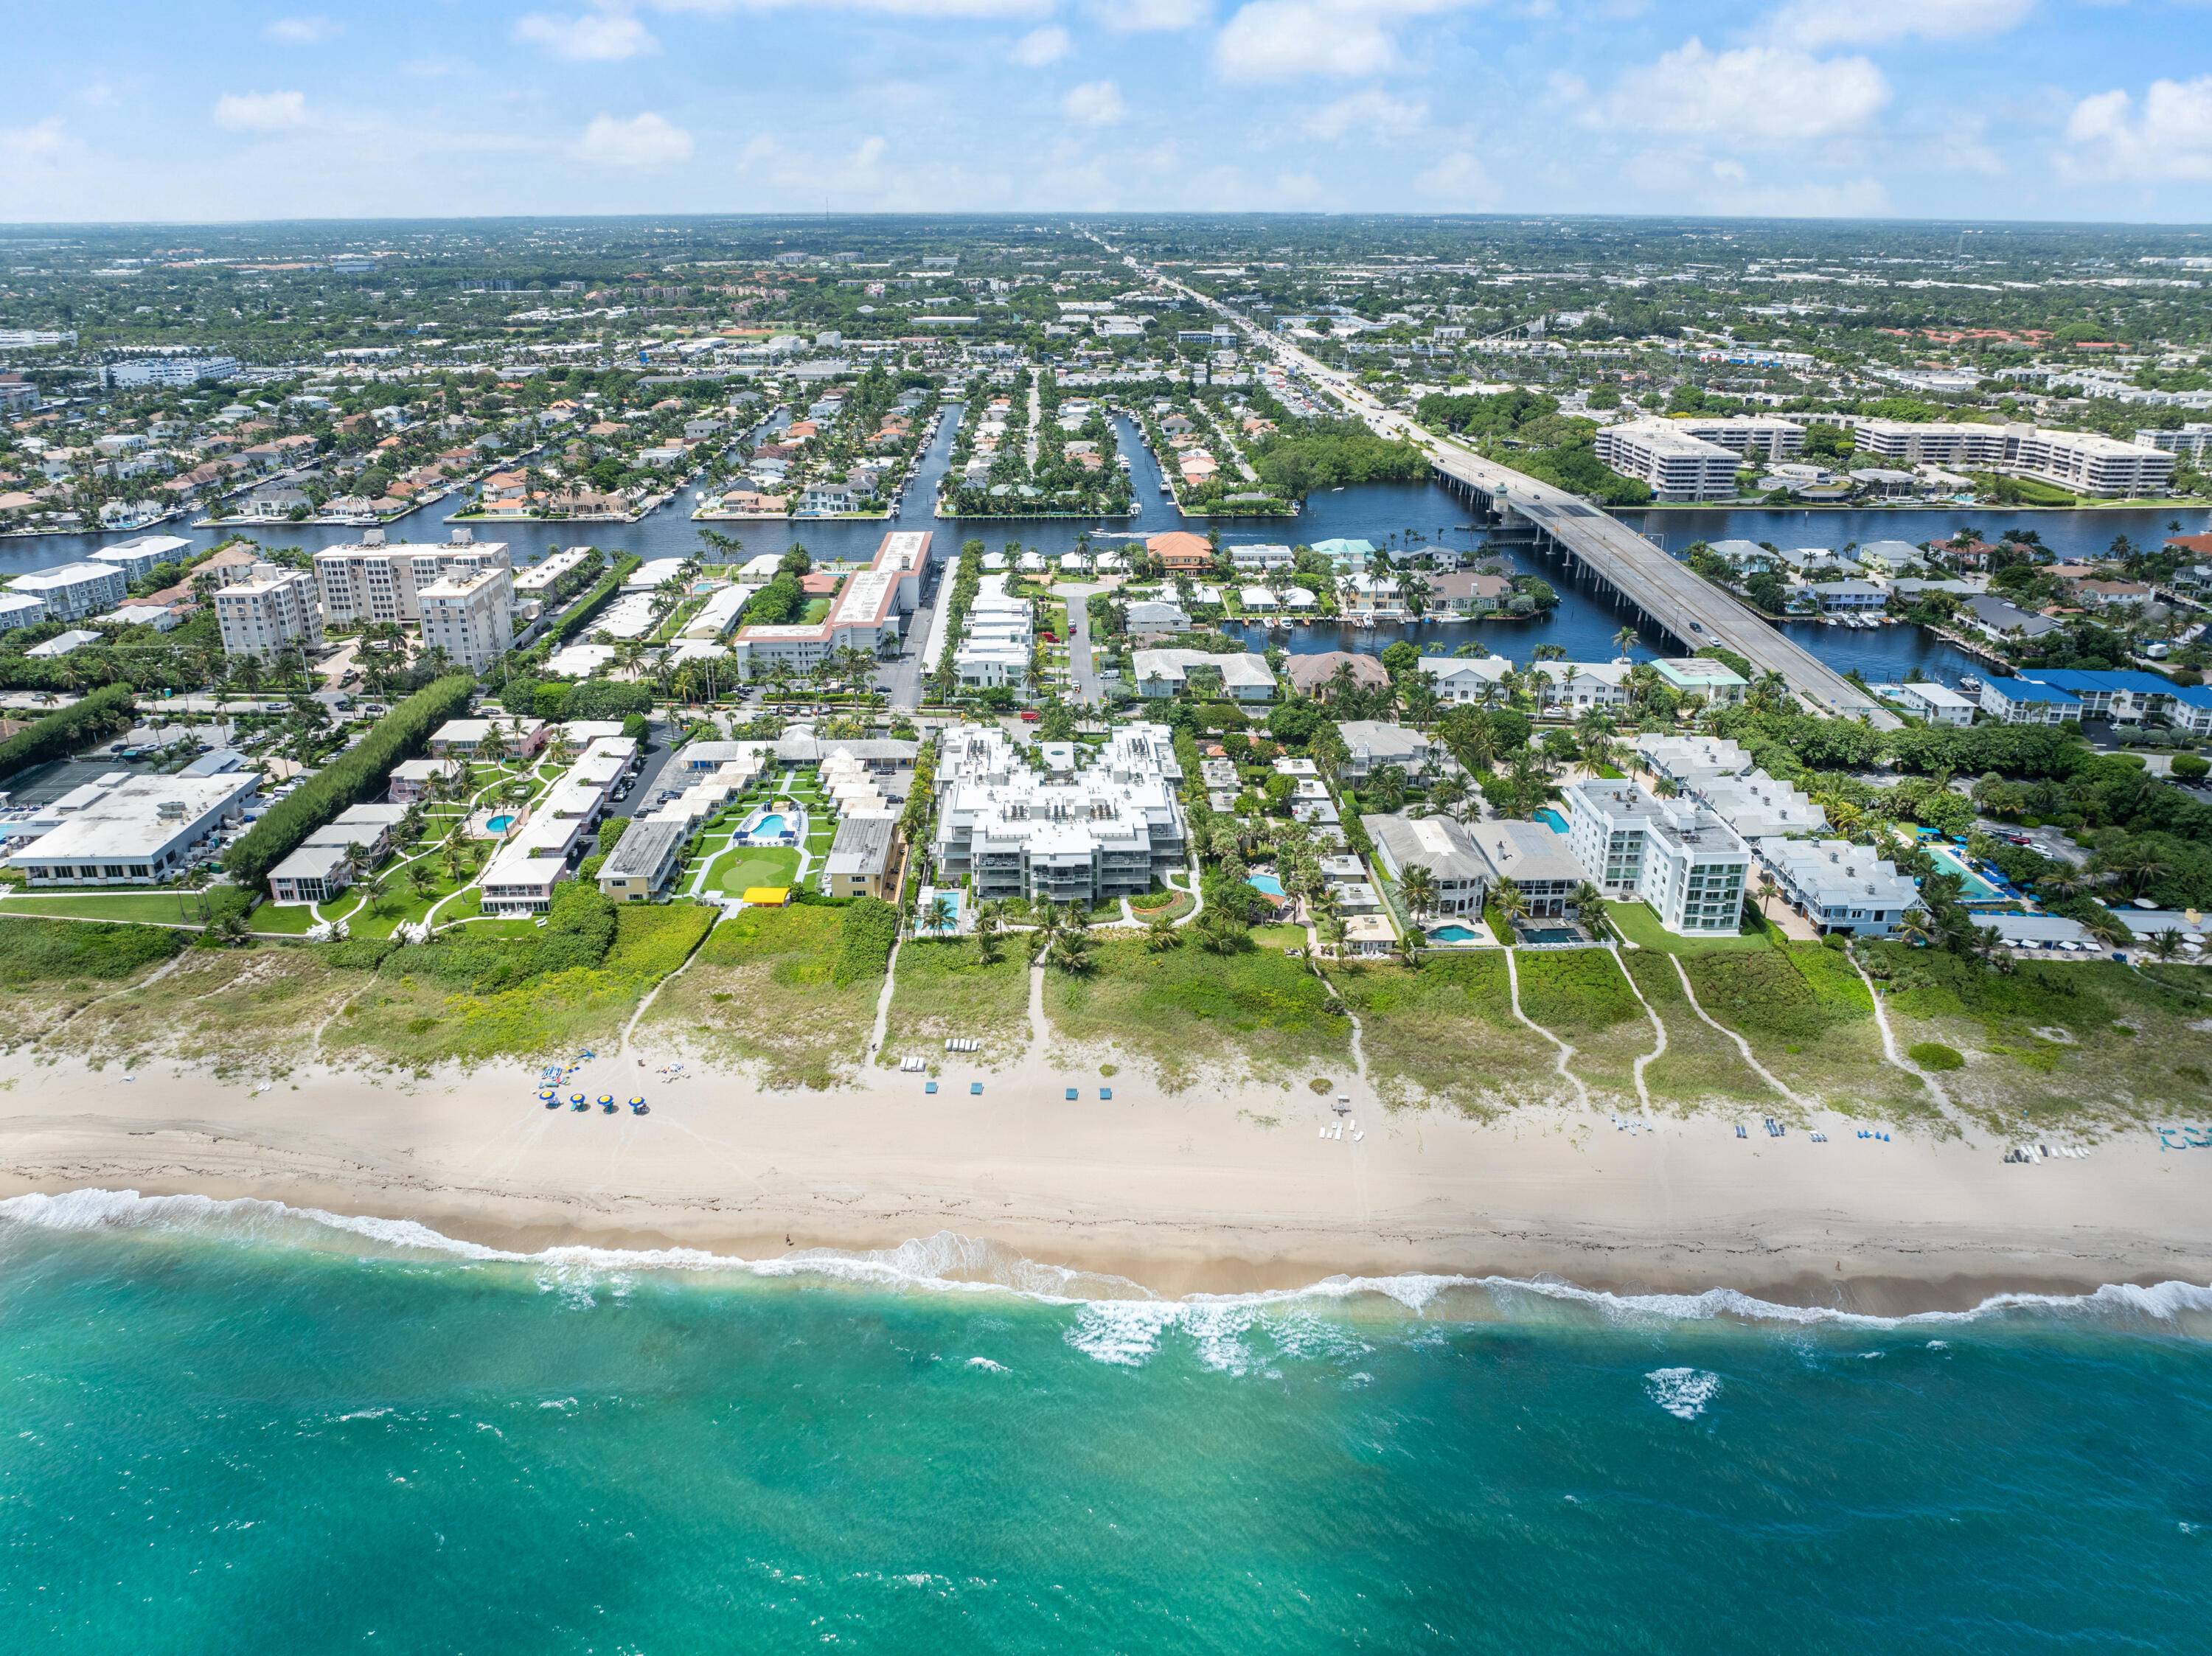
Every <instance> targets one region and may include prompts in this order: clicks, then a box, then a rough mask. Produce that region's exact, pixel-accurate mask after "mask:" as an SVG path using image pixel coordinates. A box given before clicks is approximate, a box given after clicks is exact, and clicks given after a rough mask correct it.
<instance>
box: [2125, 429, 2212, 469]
mask: <svg viewBox="0 0 2212 1656" xmlns="http://www.w3.org/2000/svg"><path fill="white" fill-rule="evenodd" d="M2136 442H2137V443H2139V444H2141V445H2142V446H2143V447H2145V448H2161V449H2164V450H2165V451H2166V452H2167V453H2168V454H2173V455H2179V456H2181V457H2183V458H2186V459H2187V460H2189V461H2190V462H2191V464H2201V463H2202V462H2203V458H2204V453H2205V451H2206V450H2207V449H2212V422H2208V421H2203V420H2192V421H2191V422H2189V423H2188V424H2187V425H2185V426H2183V427H2181V428H2179V429H2178V430H2174V431H2158V430H2154V429H2153V428H2150V427H2148V426H2147V427H2145V428H2143V429H2142V430H2141V431H2138V432H2137V433H2136Z"/></svg>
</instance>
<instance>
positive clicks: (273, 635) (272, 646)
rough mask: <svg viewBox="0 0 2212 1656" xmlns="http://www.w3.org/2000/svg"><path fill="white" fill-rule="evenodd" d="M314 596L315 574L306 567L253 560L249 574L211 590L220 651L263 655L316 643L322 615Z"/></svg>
mask: <svg viewBox="0 0 2212 1656" xmlns="http://www.w3.org/2000/svg"><path fill="white" fill-rule="evenodd" d="M315 596H316V594H315V578H314V577H313V575H311V574H309V573H307V571H306V570H304V569H288V568H286V567H284V566H283V565H282V564H276V563H258V564H256V565H254V566H253V573H252V575H251V576H250V577H249V578H248V579H245V580H242V581H240V582H239V583H238V584H237V585H234V586H226V587H224V588H222V590H221V591H218V592H216V595H215V618H216V625H217V626H219V627H220V628H222V647H223V652H224V653H225V654H226V655H234V656H258V657H263V658H266V657H269V656H273V655H275V654H276V652H278V651H280V650H282V649H284V648H285V647H286V646H290V645H297V646H300V647H301V649H303V650H313V649H317V648H319V647H320V646H321V645H322V641H323V616H322V611H321V610H319V608H318V607H317V606H316V603H315Z"/></svg>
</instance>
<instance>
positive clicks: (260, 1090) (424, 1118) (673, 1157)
mask: <svg viewBox="0 0 2212 1656" xmlns="http://www.w3.org/2000/svg"><path fill="white" fill-rule="evenodd" d="M662 1061H663V1060H662V1059H659V1057H657V1056H656V1057H653V1058H651V1059H648V1060H647V1062H646V1063H644V1064H643V1065H640V1064H639V1063H638V1062H637V1061H636V1059H635V1057H626V1058H624V1059H620V1060H616V1059H598V1060H595V1061H592V1062H591V1063H587V1064H586V1065H584V1066H583V1068H582V1069H581V1070H580V1071H579V1072H578V1073H577V1074H576V1075H575V1076H574V1077H573V1079H572V1080H571V1081H570V1082H569V1083H568V1084H567V1085H565V1086H564V1087H563V1089H562V1091H563V1094H564V1095H566V1094H567V1093H568V1092H572V1091H581V1092H584V1093H586V1095H590V1096H591V1097H593V1098H596V1097H597V1096H598V1095H599V1094H601V1093H603V1092H605V1093H611V1094H613V1095H615V1096H616V1097H617V1098H618V1099H627V1098H629V1096H630V1095H633V1094H643V1095H645V1096H646V1097H647V1099H648V1100H649V1101H650V1102H651V1106H652V1109H651V1113H649V1114H647V1115H644V1116H633V1115H631V1114H630V1113H629V1112H628V1111H627V1110H624V1111H623V1112H622V1113H620V1114H618V1115H616V1116H612V1117H609V1116H605V1115H603V1114H602V1113H600V1112H599V1111H598V1110H597V1109H593V1110H592V1111H591V1112H590V1113H588V1114H584V1113H574V1112H572V1111H571V1110H569V1109H568V1108H567V1107H562V1108H561V1109H558V1110H547V1109H545V1108H544V1107H543V1106H542V1105H541V1104H540V1103H539V1102H538V1099H537V1097H536V1090H537V1087H536V1083H537V1071H535V1070H534V1069H532V1068H527V1067H524V1066H519V1065H515V1066H486V1067H483V1068H480V1069H477V1070H475V1071H467V1072H461V1071H451V1072H441V1073H434V1074H432V1075H430V1076H428V1077H422V1078H419V1079H415V1078H404V1077H378V1076H374V1075H370V1074H365V1073H362V1072H360V1071H319V1070H309V1071H299V1072H297V1073H295V1074H294V1075H293V1076H291V1077H289V1078H284V1079H278V1080H276V1081H274V1082H273V1083H264V1082H260V1081H245V1082H240V1081H226V1080H222V1079H218V1078H216V1077H212V1076H210V1074H208V1073H207V1072H205V1071H201V1070H197V1069H193V1068H187V1067H177V1066H172V1065H141V1066H140V1067H138V1068H137V1070H136V1071H131V1072H128V1073H127V1074H126V1072H125V1071H124V1070H122V1069H121V1068H120V1067H118V1066H115V1065H109V1066H107V1067H106V1068H105V1069H104V1070H100V1071H94V1070H91V1069H88V1068H86V1067H84V1066H82V1065H76V1064H73V1063H71V1062H70V1061H67V1060H64V1061H60V1062H55V1061H52V1060H39V1059H33V1058H31V1057H30V1056H29V1055H27V1054H25V1053H20V1052H19V1053H17V1054H16V1055H15V1056H13V1057H10V1058H8V1059H0V1194H9V1195H12V1194H16V1193H19V1192H24V1191H29V1190H39V1191H46V1192H59V1191H64V1190H69V1189H77V1188H87V1187H99V1188H112V1189H123V1188H127V1189H135V1190H138V1191H140V1192H145V1193H148V1194H157V1193H159V1194H168V1193H184V1192H194V1193H200V1194H205V1195H210V1196H218V1197H230V1196H251V1197H258V1198H269V1199H273V1200H279V1201H283V1202H286V1203H289V1204H294V1205H296V1206H305V1207H317V1208H323V1209H327V1210H331V1211H334V1212H340V1213H347V1214H373V1215H378V1216H386V1217H394V1218H411V1219H416V1220H419V1221H421V1222H423V1223H425V1224H428V1225H429V1226H431V1227H433V1228H435V1229H438V1230H441V1231H443V1232H446V1233H447V1234H453V1235H458V1236H463V1237H466V1238H469V1239H471V1240H478V1241H483V1242H487V1243H493V1244H496V1245H499V1246H503V1247H517V1248H521V1249H525V1250H532V1249H536V1248H539V1247H546V1246H550V1245H553V1244H556V1243H568V1242H590V1243H593V1244H598V1245H602V1246H607V1247H664V1246H671V1245H681V1246H688V1247H700V1248H705V1249H708V1250H711V1251H714V1252H718V1253H726V1254H734V1255H739V1256H742V1257H745V1258H760V1257H763V1256H772V1255H775V1254H780V1253H785V1252H787V1251H788V1249H787V1244H786V1240H785V1239H786V1238H787V1237H788V1238H789V1239H790V1242H789V1245H788V1248H789V1249H796V1248H805V1247H836V1248H847V1249H862V1248H878V1247H891V1246H895V1245H896V1244H898V1243H900V1242H902V1241H905V1240H909V1239H912V1238H915V1237H921V1236H927V1235H931V1234H935V1233H938V1232H941V1231H951V1232H955V1233H958V1234H964V1235H969V1236H974V1237H977V1238H983V1239H987V1240H990V1241H991V1242H993V1243H994V1244H996V1245H998V1246H999V1247H1001V1248H1003V1249H1006V1250H1011V1251H1012V1252H1015V1253H1019V1254H1021V1255H1024V1256H1026V1257H1027V1258H1030V1259H1036V1260H1040V1261H1044V1262H1048V1263H1051V1264H1054V1265H1069V1266H1075V1267H1080V1268H1083V1269H1086V1270H1089V1271H1098V1272H1104V1273H1111V1274H1115V1275H1119V1276H1122V1277H1128V1278H1131V1279H1133V1280H1134V1281H1135V1282H1138V1283H1142V1284H1144V1285H1145V1286H1146V1287H1147V1288H1149V1289H1153V1290H1155V1291H1158V1292H1162V1293H1174V1294H1180V1293H1185V1292H1191V1291H1198V1290H1206V1291H1214V1292H1231V1291H1244V1290H1249V1289H1261V1288H1287V1287H1295V1286H1299V1285H1302V1284H1304V1283H1310V1282H1313V1281H1315V1280H1317V1279H1319V1278H1321V1277H1327V1276H1330V1275H1333V1274H1337V1273H1345V1274H1350V1275H1367V1276H1383V1275H1392V1274H1398V1273H1404V1272H1409V1271H1436V1272H1447V1273H1455V1274H1464V1275H1474V1276H1480V1275H1492V1274H1495V1275H1500V1276H1508V1277H1529V1276H1534V1275H1538V1274H1541V1273H1552V1274H1553V1275H1556V1276H1559V1277H1564V1278H1566V1279H1568V1280H1570V1281H1572V1282H1575V1283H1580V1284H1583V1285H1584V1286H1586V1287H1591V1288H1601V1289H1615V1290H1619V1291H1623V1292H1631V1291H1633V1292H1652V1291H1691V1292H1694V1291H1699V1290H1703V1289H1709V1288H1716V1287H1726V1288H1734V1289H1740V1290H1741V1291H1743V1292H1746V1293H1748V1294H1753V1295H1758V1296H1759V1297H1763V1298H1768V1299H1778V1300H1784V1301H1791V1302H1796V1303H1808V1304H1826V1305H1837V1306H1844V1307H1853V1308H1858V1309H1864V1310H1869V1311H1879V1312H1883V1313H1893V1312H1898V1311H1904V1310H1911V1309H1917V1308H1956V1307H1965V1306H1970V1305H1972V1304H1974V1303H1977V1302H1978V1301H1980V1300H1981V1299H1983V1298H1984V1297H1986V1296H1987V1295H1989V1294H1990V1293H1991V1292H1996V1291H2001V1290H2008V1289H2011V1290H2025V1291H2048V1292H2061V1291H2070V1290H2078V1289H2087V1288H2091V1287H2093V1286H2095V1285H2097V1284H2100V1283H2107V1282H2121V1281H2128V1282H2139V1283H2150V1282H2157V1281H2163V1280H2167V1279H2173V1278H2179V1279H2185V1280H2188V1281H2192V1282H2198V1283H2202V1282H2206V1281H2208V1280H2212V1154H2208V1155H2205V1156H2203V1157H2201V1158H2199V1157H2197V1156H2192V1155H2191V1154H2189V1153H2186V1152H2183V1153H2168V1152H2162V1151H2161V1150H2160V1148H2159V1144H2158V1142H2157V1139H2156V1137H2154V1135H2152V1134H2148V1133H2136V1134H2129V1135H2125V1136H2124V1137H2120V1138H2118V1139H2117V1140H2115V1141H2113V1142H2112V1143H2108V1144H2106V1145H2105V1146H2103V1147H2101V1148H2100V1149H2097V1150H2096V1151H2095V1152H2093V1154H2092V1155H2091V1156H2089V1157H2087V1159H2085V1160H2080V1161H2075V1160H2071V1159H2060V1160H2052V1161H2050V1162H2041V1163H2039V1164H2037V1165H2034V1166H2031V1167H2020V1166H2015V1165H2008V1164H2007V1163H2005V1162H2003V1161H2002V1159H2001V1158H2002V1151H2003V1149H2004V1146H2002V1145H2000V1144H1997V1143H1991V1142H1987V1141H1978V1140H1977V1139H1975V1138H1973V1137H1971V1136H1970V1137H1968V1138H1966V1139H1965V1140H1963V1141H1962V1140H1957V1139H1953V1140H1948V1141H1944V1142H1929V1141H1927V1140H1925V1139H1921V1138H1917V1137H1904V1136H1902V1135H1900V1136H1899V1137H1895V1138H1893V1140H1892V1141H1891V1142H1889V1143H1878V1142H1870V1141H1865V1140H1860V1139H1857V1138H1856V1137H1854V1136H1853V1132H1854V1127H1853V1125H1852V1124H1850V1123H1849V1122H1846V1121H1843V1120H1840V1119H1838V1120H1836V1121H1832V1122H1829V1123H1827V1124H1826V1125H1827V1126H1828V1128H1829V1130H1830V1135H1829V1138H1830V1142H1828V1143H1814V1142H1812V1140H1811V1139H1810V1138H1809V1137H1808V1135H1807V1134H1806V1133H1805V1132H1804V1131H1791V1132H1790V1133H1789V1134H1788V1135H1787V1136H1785V1137H1781V1138H1772V1137H1768V1136H1767V1135H1766V1134H1765V1133H1764V1132H1762V1131H1759V1130H1758V1128H1757V1126H1756V1125H1753V1132H1752V1136H1751V1137H1749V1138H1748V1139H1739V1138H1737V1137H1735V1133H1734V1130H1733V1120H1734V1118H1733V1117H1731V1116H1728V1115H1723V1114H1714V1113H1706V1114H1700V1115H1693V1116H1691V1117H1689V1118H1686V1119H1658V1120H1655V1122H1654V1123H1653V1125H1651V1126H1650V1127H1649V1128H1647V1129H1642V1130H1638V1131H1620V1129H1618V1128H1617V1127H1616V1125H1615V1124H1614V1123H1613V1120H1611V1119H1608V1118H1607V1116H1605V1115H1603V1114H1595V1115H1583V1114H1577V1113H1571V1112H1567V1111H1563V1110H1561V1109H1559V1107H1553V1106H1539V1107H1527V1108H1523V1109H1520V1110H1517V1111H1516V1112H1514V1113H1511V1114H1510V1115H1509V1116H1506V1117H1504V1118H1503V1119H1499V1120H1496V1121H1492V1122H1478V1121H1474V1120H1470V1119H1465V1118H1462V1117H1461V1116H1458V1115H1455V1114H1453V1113H1446V1112H1443V1111H1434V1110H1431V1111H1423V1112H1415V1111H1406V1110H1401V1111H1396V1112H1385V1111H1384V1110H1383V1108H1381V1107H1379V1106H1378V1105H1377V1104H1376V1102H1375V1101H1373V1100H1372V1099H1371V1098H1370V1097H1367V1096H1364V1095H1360V1094H1359V1093H1358V1092H1357V1091H1354V1093H1353V1097H1352V1107H1351V1119H1352V1122H1354V1123H1356V1126H1355V1127H1354V1128H1353V1129H1352V1130H1349V1131H1346V1133H1345V1134H1344V1136H1343V1137H1341V1138H1337V1137H1322V1132H1321V1129H1322V1127H1323V1126H1324V1125H1334V1123H1335V1122H1336V1121H1337V1120H1338V1119H1340V1118H1339V1117H1338V1116H1337V1115H1336V1114H1335V1113H1334V1108H1333V1106H1334V1096H1333V1095H1331V1096H1319V1095H1315V1094H1314V1093H1313V1092H1311V1091H1310V1089H1306V1088H1304V1087H1302V1086H1301V1087H1297V1088H1295V1089H1279V1088H1270V1087H1265V1086H1255V1085H1249V1084H1248V1085H1245V1086H1243V1087H1241V1088H1227V1087H1220V1086H1212V1087H1191V1088H1185V1089H1182V1090H1180V1091H1176V1092H1175V1093H1172V1094H1170V1093H1167V1092H1164V1091H1162V1090H1161V1089H1159V1087H1158V1086H1157V1085H1156V1084H1154V1083H1151V1082H1149V1081H1147V1080H1146V1079H1145V1078H1144V1077H1141V1076H1136V1075H1131V1074H1127V1073H1123V1074H1121V1075H1117V1076H1115V1077H1114V1078H1113V1080H1112V1081H1111V1083H1109V1084H1110V1085H1111V1086H1112V1089H1113V1092H1114V1097H1113V1098H1112V1100H1111V1101H1106V1100H1102V1099H1101V1098H1100V1097H1099V1096H1098V1093H1099V1090H1100V1087H1101V1084H1102V1083H1101V1079H1100V1077H1098V1076H1097V1073H1096V1072H1095V1071H1093V1072H1091V1073H1090V1074H1088V1075H1083V1074H1079V1073H1078V1072H1074V1071H1068V1070H1066V1069H1062V1068H1056V1067H1054V1066H1053V1065H1050V1064H1048V1063H1047V1062H1044V1061H1042V1060H1041V1059H1037V1058H1035V1057H1032V1058H1031V1059H1028V1060H1025V1061H1024V1062H1022V1063H1021V1064H1019V1065H1016V1066H1014V1067H1012V1068H1011V1069H1005V1068H1002V1069H1000V1070H997V1071H983V1070H977V1071H973V1072H972V1073H971V1072H970V1071H966V1070H963V1069H961V1068H959V1067H957V1065H947V1067H946V1068H945V1070H944V1071H943V1072H942V1074H941V1075H940V1076H939V1077H938V1080H939V1091H938V1092H937V1094H936V1095H933V1096H932V1095H925V1093H924V1090H923V1082H924V1079H925V1078H924V1077H921V1076H917V1075H911V1074H901V1073H898V1072H896V1071H887V1070H882V1069H877V1070H873V1071H869V1072H868V1073H867V1074H866V1076H865V1077H863V1078H862V1080H861V1081H860V1083H859V1084H858V1085H856V1086H852V1087H848V1088H842V1089H836V1090H830V1091H806V1090H791V1089H785V1090H768V1089H763V1088H761V1087H760V1086H758V1085H757V1084H756V1083H754V1081H753V1080H752V1079H751V1078H750V1077H749V1076H747V1075H745V1074H743V1073H737V1072H732V1071H721V1070H714V1069H707V1068H702V1067H694V1068H692V1069H690V1070H689V1071H685V1072H684V1075H683V1077H682V1078H680V1079H671V1077H668V1076H666V1075H665V1074H663V1073H662V1072H661V1071H660V1069H659V1065H660V1064H661V1062H662ZM974 1081H980V1082H981V1083H982V1084H983V1090H982V1092H981V1094H979V1095H978V1094H971V1093H970V1091H969V1084H970V1083H971V1082H974ZM1070 1086H1075V1087H1076V1088H1077V1089H1078V1090H1079V1095H1080V1096H1079V1098H1077V1099H1076V1100H1074V1101H1069V1100H1068V1099H1067V1098H1066V1090H1067V1089H1068V1088H1069V1087H1070ZM1354 1086H1355V1083H1346V1089H1347V1090H1352V1089H1353V1088H1354ZM1749 1119H1752V1120H1753V1122H1754V1124H1755V1122H1756V1115H1755V1113H1754V1114H1753V1115H1752V1116H1751V1117H1750V1118H1749ZM1816 1125H1818V1124H1816ZM1354 1131H1357V1132H1358V1133H1361V1134H1364V1137H1354V1136H1353V1134H1354Z"/></svg>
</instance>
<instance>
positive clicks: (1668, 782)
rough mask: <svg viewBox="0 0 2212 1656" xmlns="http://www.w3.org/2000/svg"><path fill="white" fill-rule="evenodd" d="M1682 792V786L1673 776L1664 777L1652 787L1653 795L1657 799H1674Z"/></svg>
mask: <svg viewBox="0 0 2212 1656" xmlns="http://www.w3.org/2000/svg"><path fill="white" fill-rule="evenodd" d="M1680 792H1682V785H1681V784H1680V782H1677V781H1676V780H1675V779H1674V778H1673V777H1671V776H1662V777H1661V778H1660V779H1658V780H1657V781H1656V782H1654V783H1653V784H1652V785H1651V795H1652V798H1656V799H1672V798H1674V797H1675V796H1676V795H1677V794H1679V793H1680Z"/></svg>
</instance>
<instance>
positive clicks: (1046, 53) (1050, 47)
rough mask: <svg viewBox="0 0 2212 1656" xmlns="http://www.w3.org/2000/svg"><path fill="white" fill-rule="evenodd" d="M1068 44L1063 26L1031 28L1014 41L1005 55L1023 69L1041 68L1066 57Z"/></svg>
mask: <svg viewBox="0 0 2212 1656" xmlns="http://www.w3.org/2000/svg"><path fill="white" fill-rule="evenodd" d="M1070 44H1071V43H1070V42H1069V40H1068V38H1067V31H1066V29H1064V28H1041V29H1032V30H1030V33H1027V34H1024V36H1022V38H1021V39H1018V40H1017V41H1015V42H1014V49H1013V50H1012V52H1008V53H1007V54H1006V56H1007V57H1009V58H1012V60H1013V61H1014V62H1015V63H1018V64H1020V65H1021V66H1022V67H1023V68H1024V69H1042V68H1043V67H1044V66H1045V65H1046V64H1056V63H1058V62H1059V61H1060V59H1061V58H1065V57H1066V56H1067V53H1068V50H1069V46H1070Z"/></svg>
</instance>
